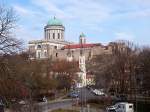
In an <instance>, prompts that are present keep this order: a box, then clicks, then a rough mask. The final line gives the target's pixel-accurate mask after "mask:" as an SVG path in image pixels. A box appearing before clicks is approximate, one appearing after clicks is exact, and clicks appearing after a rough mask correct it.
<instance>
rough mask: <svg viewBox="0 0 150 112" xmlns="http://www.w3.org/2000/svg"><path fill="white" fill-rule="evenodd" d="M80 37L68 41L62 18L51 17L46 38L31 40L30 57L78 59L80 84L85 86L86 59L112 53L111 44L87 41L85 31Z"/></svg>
mask: <svg viewBox="0 0 150 112" xmlns="http://www.w3.org/2000/svg"><path fill="white" fill-rule="evenodd" d="M78 38H79V42H78V43H73V42H68V41H66V40H65V27H64V25H63V24H62V22H61V20H59V19H57V18H56V17H54V18H51V19H50V20H49V21H48V22H47V24H46V25H45V27H44V38H43V39H41V40H33V41H29V43H28V44H29V52H30V59H39V60H41V59H47V58H51V59H52V60H67V61H72V60H75V61H78V62H79V68H80V69H81V72H80V73H78V75H79V77H81V79H82V82H81V83H79V85H78V86H85V85H86V83H87V81H86V78H87V77H86V65H85V63H86V60H90V59H91V58H92V57H93V56H96V55H99V54H105V53H111V44H109V45H107V46H104V45H102V44H101V43H86V36H85V34H84V33H81V34H80V35H79V37H78Z"/></svg>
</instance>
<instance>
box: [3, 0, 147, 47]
mask: <svg viewBox="0 0 150 112" xmlns="http://www.w3.org/2000/svg"><path fill="white" fill-rule="evenodd" d="M1 1H2V2H3V3H4V4H6V5H7V6H8V7H13V8H14V10H15V11H16V13H17V15H18V17H19V21H18V22H17V28H16V30H15V35H16V37H17V38H19V39H22V40H24V42H25V43H26V44H27V42H28V41H30V40H39V39H43V38H44V29H43V28H44V26H45V25H46V24H47V22H48V20H49V19H50V18H53V17H54V16H55V17H56V18H58V19H60V20H61V21H62V23H63V25H64V26H65V39H66V40H68V41H72V42H78V39H79V35H80V34H81V33H82V32H83V33H84V34H85V35H86V39H87V42H88V43H103V44H107V43H109V42H111V41H116V40H129V41H132V42H134V43H135V44H139V45H150V0H1Z"/></svg>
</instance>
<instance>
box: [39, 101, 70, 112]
mask: <svg viewBox="0 0 150 112" xmlns="http://www.w3.org/2000/svg"><path fill="white" fill-rule="evenodd" d="M72 103H73V101H72V99H64V100H59V101H54V102H48V103H45V102H44V103H40V104H38V111H39V112H48V111H51V110H55V109H59V108H67V107H71V106H72ZM47 110H48V111H47Z"/></svg>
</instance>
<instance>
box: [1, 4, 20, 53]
mask: <svg viewBox="0 0 150 112" xmlns="http://www.w3.org/2000/svg"><path fill="white" fill-rule="evenodd" d="M16 21H17V16H16V14H15V11H14V10H13V9H12V8H7V7H5V6H2V5H0V55H4V54H13V53H15V52H18V50H20V48H21V41H19V40H17V39H16V38H14V37H13V30H14V28H15V23H16Z"/></svg>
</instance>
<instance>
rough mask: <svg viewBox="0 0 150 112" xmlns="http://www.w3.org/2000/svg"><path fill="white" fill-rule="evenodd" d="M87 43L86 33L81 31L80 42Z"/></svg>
mask: <svg viewBox="0 0 150 112" xmlns="http://www.w3.org/2000/svg"><path fill="white" fill-rule="evenodd" d="M85 43H86V38H85V35H84V33H81V34H80V36H79V44H85Z"/></svg>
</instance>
